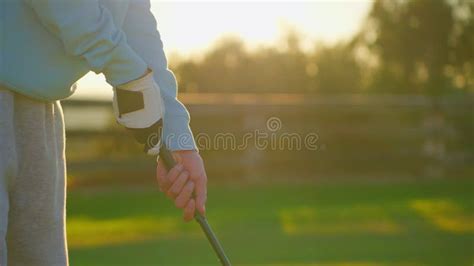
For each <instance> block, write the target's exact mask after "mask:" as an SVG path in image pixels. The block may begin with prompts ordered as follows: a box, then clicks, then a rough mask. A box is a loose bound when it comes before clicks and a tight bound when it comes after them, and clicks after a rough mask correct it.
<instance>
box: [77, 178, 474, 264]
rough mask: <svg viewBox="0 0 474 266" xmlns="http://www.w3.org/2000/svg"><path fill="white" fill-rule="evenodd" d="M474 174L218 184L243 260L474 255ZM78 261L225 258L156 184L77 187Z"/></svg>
mask: <svg viewBox="0 0 474 266" xmlns="http://www.w3.org/2000/svg"><path fill="white" fill-rule="evenodd" d="M473 186H474V182H473V181H472V180H439V181H430V182H428V181H423V182H414V181H404V182H396V183H394V182H339V183H305V184H301V183H300V184H273V185H267V186H211V187H210V192H209V205H208V217H209V221H210V222H211V225H212V226H213V227H214V229H215V231H216V232H217V234H218V236H219V237H220V239H221V241H222V243H223V245H224V247H225V249H226V251H227V253H228V255H229V257H230V258H231V260H232V261H233V263H234V264H235V265H473V262H474V260H473V258H474V255H473V252H474V224H473V223H474V221H473V218H474V216H473V214H474V200H473V196H472V195H473ZM68 200H69V201H68V238H69V243H70V260H71V264H72V265H81V266H86V265H100V266H106V265H198V264H199V265H218V263H217V262H216V259H215V256H214V254H213V253H212V250H211V249H210V247H209V246H208V244H207V241H206V239H205V238H204V236H203V235H202V234H201V232H200V231H199V228H198V225H197V224H195V223H189V224H184V223H183V222H182V221H181V220H180V219H181V218H180V213H179V212H178V211H177V210H175V209H174V208H173V206H172V203H170V202H169V201H168V200H166V199H165V198H164V197H163V196H162V195H158V194H157V192H156V191H155V190H153V189H125V188H116V189H107V190H91V189H88V190H85V189H82V190H74V191H72V192H70V194H69V199H68Z"/></svg>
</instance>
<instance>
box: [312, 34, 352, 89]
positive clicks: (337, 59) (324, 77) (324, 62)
mask: <svg viewBox="0 0 474 266" xmlns="http://www.w3.org/2000/svg"><path fill="white" fill-rule="evenodd" d="M313 62H314V66H315V70H314V72H315V73H316V75H315V78H314V81H315V83H316V85H315V87H316V89H317V91H318V92H321V93H357V92H360V90H361V70H360V65H359V64H358V62H357V61H356V60H355V57H354V52H353V49H352V46H351V45H350V44H346V43H339V44H336V45H334V46H325V47H321V48H320V49H317V50H315V52H314V61H313ZM310 66H311V65H310ZM312 71H313V70H311V69H308V73H310V72H312Z"/></svg>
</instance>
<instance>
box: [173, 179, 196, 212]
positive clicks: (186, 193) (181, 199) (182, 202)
mask: <svg viewBox="0 0 474 266" xmlns="http://www.w3.org/2000/svg"><path fill="white" fill-rule="evenodd" d="M193 191H194V182H193V181H188V182H187V183H186V185H185V186H184V188H183V190H181V193H179V195H178V197H176V200H175V201H174V204H175V205H176V207H178V208H180V209H182V208H184V207H185V206H186V204H187V203H188V201H189V200H190V199H191V197H192V196H193Z"/></svg>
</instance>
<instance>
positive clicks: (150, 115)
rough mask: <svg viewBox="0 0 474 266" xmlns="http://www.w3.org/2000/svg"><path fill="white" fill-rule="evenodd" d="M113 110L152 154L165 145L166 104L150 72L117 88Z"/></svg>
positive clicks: (120, 121)
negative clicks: (164, 119) (163, 129)
mask: <svg viewBox="0 0 474 266" xmlns="http://www.w3.org/2000/svg"><path fill="white" fill-rule="evenodd" d="M113 108H114V114H115V118H116V119H117V122H118V123H119V124H121V125H122V126H124V127H126V128H127V129H128V130H130V131H132V133H133V135H134V136H135V138H136V139H137V140H138V141H139V142H140V143H142V144H145V150H146V151H147V153H148V154H150V155H157V154H158V153H159V151H160V150H159V149H160V146H161V131H162V130H161V129H162V125H163V121H162V120H163V116H164V105H163V100H162V98H161V93H160V88H159V87H158V84H157V83H156V82H155V80H154V79H153V73H152V72H151V71H149V72H148V73H147V74H146V75H145V76H143V77H142V78H139V79H137V80H133V81H131V82H128V83H126V84H123V85H120V86H118V87H116V88H114V99H113Z"/></svg>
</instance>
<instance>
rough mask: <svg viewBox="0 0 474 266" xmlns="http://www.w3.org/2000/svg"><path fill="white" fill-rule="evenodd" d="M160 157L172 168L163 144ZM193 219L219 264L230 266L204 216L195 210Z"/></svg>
mask: <svg viewBox="0 0 474 266" xmlns="http://www.w3.org/2000/svg"><path fill="white" fill-rule="evenodd" d="M160 159H162V160H163V163H164V164H165V166H166V168H167V169H168V170H169V169H171V168H173V167H174V166H175V165H176V161H175V160H174V158H173V155H172V154H171V152H170V151H169V150H168V149H167V148H166V147H164V146H163V147H161V149H160ZM194 219H195V220H196V221H197V222H198V223H199V225H200V226H201V229H202V231H204V234H205V235H206V237H207V239H208V240H209V243H210V244H211V246H212V248H213V249H214V251H215V252H216V254H217V257H218V258H219V260H220V261H221V264H222V265H223V266H231V264H230V261H229V258H227V256H226V254H225V252H224V249H223V248H222V246H221V244H220V243H219V240H218V239H217V236H216V235H215V234H214V232H213V231H212V228H211V226H210V225H209V223H208V222H207V219H206V217H204V216H202V215H201V214H200V213H199V212H196V215H195V216H194Z"/></svg>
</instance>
